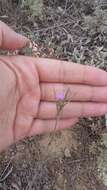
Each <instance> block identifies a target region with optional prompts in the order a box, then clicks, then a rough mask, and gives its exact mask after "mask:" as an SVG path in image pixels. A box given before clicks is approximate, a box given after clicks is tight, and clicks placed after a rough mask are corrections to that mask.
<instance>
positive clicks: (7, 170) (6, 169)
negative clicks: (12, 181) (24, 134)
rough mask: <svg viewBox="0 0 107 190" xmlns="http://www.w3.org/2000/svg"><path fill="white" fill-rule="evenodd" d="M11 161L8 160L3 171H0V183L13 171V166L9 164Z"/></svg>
mask: <svg viewBox="0 0 107 190" xmlns="http://www.w3.org/2000/svg"><path fill="white" fill-rule="evenodd" d="M11 161H12V160H10V161H9V162H8V164H7V166H6V167H5V169H4V171H3V172H2V174H1V176H0V183H2V182H3V181H4V180H6V179H7V177H8V176H9V175H10V174H11V173H12V171H13V166H12V165H11Z"/></svg>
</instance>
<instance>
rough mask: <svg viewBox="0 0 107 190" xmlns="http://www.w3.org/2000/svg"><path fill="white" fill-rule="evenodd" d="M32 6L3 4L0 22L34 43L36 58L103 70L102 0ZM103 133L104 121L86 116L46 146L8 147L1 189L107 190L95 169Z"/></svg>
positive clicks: (48, 0) (105, 11) (27, 142)
mask: <svg viewBox="0 0 107 190" xmlns="http://www.w3.org/2000/svg"><path fill="white" fill-rule="evenodd" d="M37 2H38V1H37ZM32 3H33V8H32V7H31V5H29V4H27V5H26V3H24V1H23V3H21V1H18V0H17V1H16V0H14V1H13V3H12V2H11V1H10V2H9V1H7V2H6V1H1V2H0V5H1V6H0V7H1V8H0V9H1V11H0V18H1V20H2V21H4V22H6V23H8V25H10V26H11V27H12V28H14V29H15V30H16V31H18V32H20V33H22V34H24V35H26V36H28V37H29V38H30V39H31V40H32V41H35V43H36V44H37V50H36V52H35V54H34V56H40V57H49V58H60V59H62V60H67V61H74V62H76V63H81V64H87V65H95V66H96V67H99V68H102V69H105V70H106V68H107V66H106V63H107V3H106V1H104V0H93V1H91V0H44V1H43V2H42V1H41V4H39V8H38V9H39V11H37V10H38V9H37V6H36V9H35V8H34V1H32ZM13 10H14V11H13ZM35 11H36V13H35ZM23 51H24V50H23ZM23 51H21V52H20V53H21V54H22V53H23ZM24 53H26V54H28V53H31V52H28V51H27V50H26V52H24ZM105 132H106V129H105V121H104V117H102V118H94V119H92V118H88V119H81V120H80V122H79V123H78V124H77V125H76V126H75V127H74V128H73V129H69V130H65V131H62V132H58V133H57V134H56V135H55V137H54V139H53V141H52V143H51V144H50V145H49V146H48V144H49V142H50V138H51V137H50V135H49V134H47V135H43V136H36V137H31V138H29V139H24V140H23V141H21V142H19V143H17V144H15V145H12V146H11V147H10V148H9V149H8V150H6V151H5V152H3V153H2V154H1V155H0V172H1V173H2V171H4V169H5V167H6V166H7V165H8V163H9V162H10V161H11V162H10V165H9V168H8V170H9V171H10V175H7V176H6V174H8V171H6V172H5V174H4V176H3V178H2V179H3V180H1V181H0V190H106V189H107V186H105V185H104V183H103V180H102V178H101V177H100V178H99V176H100V175H99V171H98V166H99V161H98V160H99V159H98V158H99V157H100V155H101V152H102V144H101V134H103V133H104V134H105ZM100 163H101V161H100ZM11 166H12V168H13V169H12V172H11Z"/></svg>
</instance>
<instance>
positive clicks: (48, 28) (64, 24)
mask: <svg viewBox="0 0 107 190" xmlns="http://www.w3.org/2000/svg"><path fill="white" fill-rule="evenodd" d="M68 24H72V22H67V23H61V24H56V25H53V26H50V27H47V28H42V29H37V30H36V32H44V31H45V32H46V31H47V30H52V29H54V28H59V27H61V26H66V25H68Z"/></svg>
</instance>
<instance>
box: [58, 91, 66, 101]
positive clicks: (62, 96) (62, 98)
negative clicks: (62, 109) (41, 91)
mask: <svg viewBox="0 0 107 190" xmlns="http://www.w3.org/2000/svg"><path fill="white" fill-rule="evenodd" d="M64 97H65V95H64V93H63V92H62V93H58V94H57V96H56V98H57V100H64Z"/></svg>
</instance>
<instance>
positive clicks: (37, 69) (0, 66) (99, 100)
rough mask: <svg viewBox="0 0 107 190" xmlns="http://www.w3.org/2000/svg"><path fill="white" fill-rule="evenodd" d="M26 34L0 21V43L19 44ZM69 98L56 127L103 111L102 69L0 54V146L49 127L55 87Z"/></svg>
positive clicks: (106, 107)
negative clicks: (22, 34)
mask: <svg viewBox="0 0 107 190" xmlns="http://www.w3.org/2000/svg"><path fill="white" fill-rule="evenodd" d="M28 43H29V40H28V39H27V38H25V37H23V36H21V35H19V34H17V33H15V32H14V31H13V30H11V29H10V28H9V27H8V26H7V25H6V24H4V23H2V22H0V48H1V49H9V50H10V49H11V50H15V49H19V48H22V47H24V46H26V45H27V44H28ZM67 89H69V91H70V93H69V95H68V99H69V100H72V101H71V102H69V103H68V104H67V105H66V106H65V107H64V108H63V110H62V112H61V115H60V120H59V121H58V124H57V130H60V129H66V128H69V127H72V126H73V125H74V124H75V123H76V122H77V121H78V118H80V117H89V116H100V115H103V114H105V113H106V112H107V73H106V72H105V71H102V70H100V69H97V68H95V67H89V66H83V65H79V64H75V63H70V62H64V61H60V60H52V59H42V58H33V57H27V56H0V151H2V150H4V149H5V148H6V147H8V146H9V145H11V144H12V143H14V142H15V141H18V140H20V139H22V138H24V137H27V136H31V135H36V134H43V133H46V132H52V131H53V130H54V126H55V119H56V113H57V109H56V97H55V93H56V94H58V93H61V92H64V93H65V92H66V91H67Z"/></svg>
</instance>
